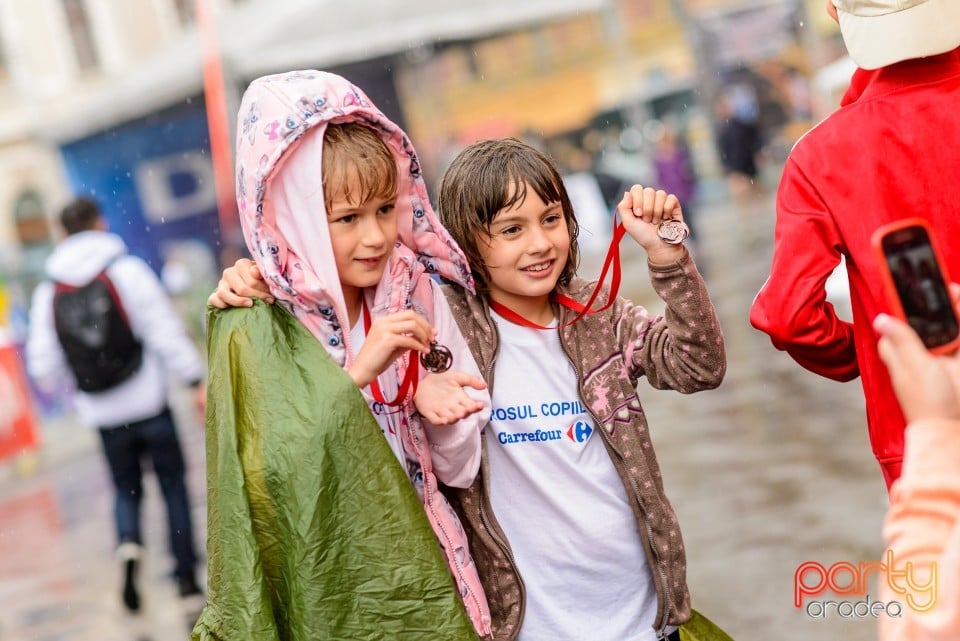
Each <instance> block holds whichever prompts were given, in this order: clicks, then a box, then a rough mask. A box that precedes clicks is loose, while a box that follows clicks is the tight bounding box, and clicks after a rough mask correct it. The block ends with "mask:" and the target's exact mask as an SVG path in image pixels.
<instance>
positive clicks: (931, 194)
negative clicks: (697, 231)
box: [750, 49, 960, 487]
mask: <svg viewBox="0 0 960 641" xmlns="http://www.w3.org/2000/svg"><path fill="white" fill-rule="evenodd" d="M958 105H960V49H955V50H954V51H951V52H949V53H945V54H942V55H939V56H931V57H929V58H921V59H916V60H908V61H905V62H901V63H897V64H895V65H890V66H888V67H883V68H881V69H877V70H875V71H865V70H863V69H858V70H857V71H856V73H855V74H854V76H853V79H852V81H851V84H850V88H849V89H848V90H847V93H846V95H845V96H844V97H843V101H842V103H841V108H840V109H839V110H837V111H836V112H835V113H833V114H832V115H831V116H830V117H829V118H827V119H826V120H824V121H823V122H822V123H820V124H819V125H818V126H817V127H815V128H814V129H813V130H811V131H810V132H809V133H807V134H806V135H805V136H804V137H803V138H801V139H800V140H799V141H798V142H797V144H796V146H795V147H794V149H793V151H792V152H791V153H790V157H789V158H788V159H787V163H786V166H785V167H784V171H783V177H782V178H781V181H780V187H779V190H778V193H777V222H776V234H775V241H774V255H773V264H772V266H771V269H770V277H769V279H768V280H767V282H766V283H765V284H764V286H763V288H761V290H760V292H759V293H758V294H757V297H756V299H755V300H754V303H753V307H752V309H751V312H750V322H751V323H752V324H753V326H754V327H756V328H757V329H759V330H762V331H764V332H766V333H767V334H769V335H770V338H771V340H772V341H773V344H774V346H775V347H776V348H777V349H782V350H786V351H787V353H789V354H790V356H792V357H793V358H794V360H796V361H797V362H798V363H800V364H801V365H802V366H803V367H805V368H807V369H809V370H811V371H813V372H816V373H817V374H820V375H822V376H826V377H828V378H832V379H834V380H838V381H849V380H852V379H854V378H856V377H857V375H861V380H862V383H863V390H864V394H865V396H866V407H867V424H868V425H869V429H870V441H871V444H872V446H873V451H874V454H875V455H876V457H877V460H878V461H879V462H880V465H881V468H882V469H883V474H884V478H885V480H886V482H887V485H888V487H889V485H890V484H891V483H892V482H893V481H894V480H895V479H896V478H897V477H898V476H899V475H900V464H901V459H902V458H903V431H904V419H903V415H902V414H901V412H900V407H899V405H898V404H897V401H896V399H895V398H894V395H893V390H892V388H891V386H890V379H889V377H888V375H887V372H886V369H885V367H884V365H883V363H882V362H881V361H880V359H879V356H878V355H877V339H876V336H875V334H874V332H873V330H872V329H871V322H872V321H873V318H874V317H875V316H876V315H877V314H879V313H880V312H890V309H889V307H888V305H887V302H886V300H885V298H884V291H883V285H882V281H881V277H880V272H879V264H878V260H877V258H876V257H875V256H874V250H873V249H872V247H871V245H870V237H871V235H872V234H873V232H874V230H875V229H877V228H878V227H880V226H881V225H883V224H885V223H888V222H891V221H894V220H897V219H900V218H906V217H910V216H920V217H923V218H926V219H927V220H929V221H930V223H931V225H932V227H933V229H934V231H935V233H936V235H937V240H938V241H939V244H940V247H941V249H942V250H943V253H944V254H945V260H946V261H947V265H946V270H947V272H948V273H949V274H951V275H952V279H953V280H960V116H958V115H957V108H958ZM841 255H843V256H845V257H846V262H847V271H848V273H849V277H850V294H851V301H852V306H853V324H850V323H848V322H845V321H842V320H840V319H839V318H838V317H837V315H836V313H835V312H834V309H833V306H832V305H830V304H829V303H827V302H826V292H825V289H824V283H825V282H826V280H827V277H828V276H829V275H830V273H831V272H832V271H833V269H834V267H836V266H837V264H838V263H839V261H840V257H841Z"/></svg>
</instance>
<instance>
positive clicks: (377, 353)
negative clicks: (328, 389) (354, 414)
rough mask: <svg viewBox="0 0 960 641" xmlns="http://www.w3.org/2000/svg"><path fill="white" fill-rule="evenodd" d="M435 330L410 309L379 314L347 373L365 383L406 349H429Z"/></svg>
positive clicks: (426, 350) (367, 383)
mask: <svg viewBox="0 0 960 641" xmlns="http://www.w3.org/2000/svg"><path fill="white" fill-rule="evenodd" d="M435 334H436V332H435V331H434V329H433V327H431V326H430V323H428V322H427V319H425V318H424V317H423V316H421V315H420V314H418V313H416V312H415V311H413V310H410V309H407V310H404V311H402V312H396V313H394V314H387V315H386V316H381V317H379V318H377V319H375V320H374V321H373V323H372V324H371V326H370V328H369V329H368V330H367V337H366V338H365V339H364V341H363V347H361V348H360V353H359V354H357V357H356V358H355V359H354V360H353V363H351V364H350V367H349V368H348V369H347V373H348V374H350V376H351V378H353V380H354V382H355V383H356V384H357V386H358V387H361V388H362V387H366V386H367V385H369V384H370V382H371V381H372V380H373V379H375V378H376V377H377V376H379V375H380V374H381V372H383V371H384V370H385V369H387V367H388V366H389V365H390V364H391V363H392V362H393V361H395V360H397V359H398V358H400V356H401V355H403V353H404V352H406V351H407V350H410V349H412V350H414V351H415V352H420V353H422V354H426V353H428V352H429V351H430V341H431V340H432V339H433V338H434V335H435Z"/></svg>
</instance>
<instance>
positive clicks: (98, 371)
mask: <svg viewBox="0 0 960 641" xmlns="http://www.w3.org/2000/svg"><path fill="white" fill-rule="evenodd" d="M53 321H54V325H55V326H56V329H57V337H58V338H59V339H60V345H62V346H63V351H64V353H65V354H66V357H67V364H68V365H69V366H70V369H71V370H72V371H73V375H74V376H75V377H76V379H77V387H78V388H80V389H81V390H82V391H84V392H102V391H104V390H108V389H110V388H111V387H116V386H117V385H119V384H120V383H122V382H123V381H125V380H127V379H128V378H130V377H131V376H133V374H134V373H135V372H136V371H137V370H138V369H140V363H141V361H142V360H143V345H142V344H141V343H140V341H139V340H138V339H137V337H136V336H134V334H133V330H131V328H130V322H129V321H128V320H127V314H126V312H124V311H123V305H122V304H121V303H120V297H119V296H118V295H117V290H116V289H115V288H114V286H113V283H112V282H111V281H110V279H109V278H108V277H107V270H106V269H104V270H103V271H102V272H100V273H99V274H98V275H97V277H96V278H94V279H93V280H92V281H90V283H88V284H86V285H84V286H82V287H73V286H71V285H65V284H64V283H56V282H55V283H54V294H53Z"/></svg>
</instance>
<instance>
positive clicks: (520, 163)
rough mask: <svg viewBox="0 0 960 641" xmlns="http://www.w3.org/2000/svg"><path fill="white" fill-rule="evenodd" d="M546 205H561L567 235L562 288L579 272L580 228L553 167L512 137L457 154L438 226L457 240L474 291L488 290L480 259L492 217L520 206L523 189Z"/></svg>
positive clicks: (444, 182) (446, 176)
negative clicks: (483, 240)
mask: <svg viewBox="0 0 960 641" xmlns="http://www.w3.org/2000/svg"><path fill="white" fill-rule="evenodd" d="M528 188H529V189H533V191H534V192H536V194H537V196H539V197H540V199H541V200H543V202H544V203H547V204H549V203H560V207H561V208H562V209H563V218H564V220H565V221H566V223H567V230H568V231H569V233H570V253H569V255H568V256H567V264H566V265H564V268H563V272H562V273H561V274H560V279H559V281H558V282H559V283H560V284H561V285H566V284H568V283H569V282H570V280H571V279H572V278H573V277H574V276H575V275H576V273H577V264H578V262H579V249H578V247H577V234H578V233H579V230H580V228H579V225H577V219H576V217H575V216H574V213H573V205H572V204H571V203H570V197H569V196H568V195H567V190H566V187H564V185H563V180H562V179H561V177H560V172H559V171H557V167H556V165H555V164H554V163H553V161H552V160H551V159H550V158H549V157H548V156H547V155H546V154H544V153H543V152H541V151H540V150H538V149H536V148H535V147H532V146H530V145H528V144H527V143H525V142H523V141H522V140H518V139H516V138H501V139H497V140H482V141H480V142H476V143H474V144H472V145H470V146H469V147H467V148H466V149H464V150H463V151H461V152H460V153H459V154H458V155H457V157H456V158H454V159H453V162H451V163H450V166H449V167H447V169H446V171H444V172H443V176H441V178H440V186H439V189H438V196H437V210H438V214H439V216H440V222H441V223H443V226H444V227H446V228H447V231H449V232H450V235H451V236H453V239H454V240H455V241H457V244H458V245H460V248H461V249H462V250H463V253H464V254H465V255H466V257H467V260H468V261H469V262H470V268H471V270H472V271H473V278H474V280H475V281H476V286H477V291H479V292H482V293H486V292H488V291H489V282H490V272H489V270H488V269H487V266H486V265H485V264H484V263H483V260H482V258H481V257H480V243H481V242H482V238H483V237H486V238H487V239H489V238H490V237H491V236H492V233H491V231H490V226H491V225H492V224H493V219H494V217H495V216H496V215H497V214H498V213H499V212H500V211H502V210H504V209H510V208H512V207H514V206H515V205H518V204H522V203H523V202H524V200H526V197H527V189H528Z"/></svg>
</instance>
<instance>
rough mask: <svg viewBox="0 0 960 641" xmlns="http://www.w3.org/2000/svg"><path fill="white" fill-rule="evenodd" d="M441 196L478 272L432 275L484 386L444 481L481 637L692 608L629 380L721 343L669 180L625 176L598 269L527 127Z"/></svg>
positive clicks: (613, 623)
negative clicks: (629, 244) (656, 182)
mask: <svg viewBox="0 0 960 641" xmlns="http://www.w3.org/2000/svg"><path fill="white" fill-rule="evenodd" d="M437 202H438V210H439V213H440V218H441V221H442V222H443V224H444V226H445V227H446V228H447V229H448V230H449V232H450V234H451V235H452V236H453V238H454V239H455V240H456V242H457V244H458V245H459V246H460V247H461V248H462V249H463V251H464V253H465V254H466V256H467V259H468V261H469V263H470V266H471V268H472V273H473V277H474V280H475V283H476V288H477V291H476V293H474V292H471V291H469V290H467V289H465V288H463V287H459V286H457V285H455V284H451V285H447V286H445V287H444V293H445V294H446V296H447V301H448V303H449V305H450V309H451V311H452V312H453V315H454V317H455V318H456V321H457V324H458V326H459V327H460V330H461V332H462V334H463V336H464V337H465V338H466V339H467V342H468V344H469V346H470V351H471V352H472V354H473V357H474V359H475V360H476V362H477V364H478V365H479V366H480V370H481V372H483V376H484V378H485V380H486V382H487V386H488V389H489V390H490V393H491V397H492V401H493V411H492V412H491V414H490V421H489V423H488V424H487V426H486V428H485V430H484V433H483V438H482V447H483V457H482V463H481V467H480V472H479V474H478V475H477V478H476V479H475V480H474V482H473V483H472V484H471V485H470V487H468V488H464V489H453V488H451V489H450V491H449V492H448V495H449V496H450V497H451V499H452V500H453V502H454V507H455V508H456V509H457V512H458V514H459V515H460V517H461V521H462V523H463V524H464V526H465V528H466V531H467V534H468V538H469V541H470V549H471V552H472V553H473V556H474V559H475V561H476V563H477V567H478V569H479V571H480V578H481V581H482V582H483V584H484V587H485V589H486V594H487V598H488V600H489V603H490V608H491V615H492V620H493V633H492V635H491V636H490V638H491V639H494V640H495V641H515V640H519V641H531V640H537V639H551V640H557V641H581V640H582V639H591V640H594V641H654V640H662V639H670V640H674V639H677V638H679V635H678V628H679V626H681V625H683V624H685V623H687V622H688V621H690V620H691V617H699V615H697V614H696V613H693V612H692V610H691V606H690V596H689V593H688V590H687V585H686V559H685V552H684V546H683V540H682V537H681V535H680V529H679V525H678V523H677V518H676V515H675V514H674V511H673V508H672V507H671V506H670V503H669V501H668V500H667V498H666V495H665V494H664V489H663V483H662V479H661V473H660V470H659V467H658V465H657V460H656V456H655V454H654V450H653V445H652V441H651V439H650V434H649V430H648V426H647V422H646V416H645V415H644V412H643V408H642V406H641V403H640V399H639V396H638V394H637V384H638V382H639V379H640V378H641V377H646V378H647V380H648V382H649V383H650V385H652V386H653V387H655V388H657V389H673V390H676V391H679V392H681V393H685V394H687V393H693V392H696V391H700V390H706V389H712V388H715V387H716V386H718V385H719V384H720V382H721V381H722V379H723V376H724V373H725V371H726V355H725V350H724V344H723V335H722V333H721V330H720V324H719V321H718V319H717V316H716V312H715V310H714V308H713V304H712V303H711V301H710V298H709V295H708V293H707V289H706V286H705V284H704V282H703V279H702V278H701V276H700V274H699V272H698V271H697V268H696V265H695V264H694V261H693V259H692V257H691V256H690V254H689V252H688V251H687V250H686V248H685V247H684V246H683V240H684V239H685V237H686V234H687V229H686V226H685V225H684V223H683V213H682V211H681V209H680V207H679V205H678V203H677V199H676V197H675V196H673V195H669V194H666V193H665V192H663V191H657V190H655V189H651V188H644V187H642V186H640V185H635V186H634V187H633V188H632V189H631V190H630V191H629V192H627V193H625V194H624V197H623V199H622V200H621V202H620V203H619V205H618V207H617V213H618V215H619V218H620V221H621V222H620V224H619V225H618V226H617V229H616V231H615V233H614V240H613V242H612V243H611V247H610V252H609V253H608V257H607V261H606V263H605V265H604V270H603V273H602V274H601V276H600V278H599V279H598V281H586V280H583V279H581V278H578V277H577V276H576V265H577V255H578V252H577V231H578V227H577V221H576V218H575V216H574V212H573V208H572V206H571V204H570V200H569V198H568V196H567V193H566V191H565V189H564V186H563V182H562V180H561V178H560V175H559V173H558V171H557V169H556V166H555V165H554V163H553V162H552V161H551V160H550V159H549V158H548V157H546V156H545V155H544V154H542V153H541V152H540V151H538V150H536V149H535V148H533V147H531V146H530V145H527V144H526V143H523V142H521V141H519V140H515V139H501V140H489V141H482V142H478V143H475V144H473V145H471V146H469V147H467V148H466V149H465V150H464V151H462V152H461V153H460V154H459V155H458V156H457V157H456V158H455V159H454V160H453V162H452V163H451V165H450V166H449V167H448V168H447V170H446V171H445V172H444V175H443V177H442V179H441V181H440V186H439V194H438V201H437ZM624 235H629V236H630V237H631V238H632V239H633V240H634V241H635V242H637V243H638V244H639V245H640V246H641V247H643V248H644V249H645V250H646V253H647V257H648V268H649V277H650V280H651V283H652V285H653V288H654V290H655V291H656V292H657V294H658V295H659V296H660V297H661V298H662V299H663V301H664V303H665V304H666V309H665V312H664V314H663V315H662V316H660V315H655V314H652V313H650V312H648V311H647V310H646V309H644V308H642V307H640V306H638V305H635V304H634V303H633V302H631V301H629V300H627V299H624V298H621V297H619V296H617V294H616V289H617V287H618V285H619V281H620V272H619V253H618V245H619V241H620V240H621V239H622V237H623V236H624ZM237 268H238V269H234V270H233V271H232V273H225V280H227V281H230V282H231V283H235V284H236V287H238V288H241V291H239V293H241V294H245V295H246V294H250V295H253V294H255V293H256V292H257V287H256V286H255V283H254V282H253V279H252V278H251V277H250V273H249V271H250V270H249V265H246V264H245V265H241V264H238V265H237ZM608 270H612V272H613V274H612V280H611V285H610V286H604V285H602V282H603V280H604V279H605V275H606V273H607V271H608ZM227 272H231V270H227ZM251 285H254V287H251ZM259 288H260V289H261V290H262V284H261V285H260V286H259ZM223 293H224V286H223V285H221V288H220V290H219V291H218V292H217V293H215V294H214V296H213V297H211V302H213V303H217V302H219V304H223V302H222V301H217V300H216V299H217V298H219V297H221V296H222V295H223ZM257 295H262V294H257ZM701 620H702V619H701ZM718 638H719V637H718Z"/></svg>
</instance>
